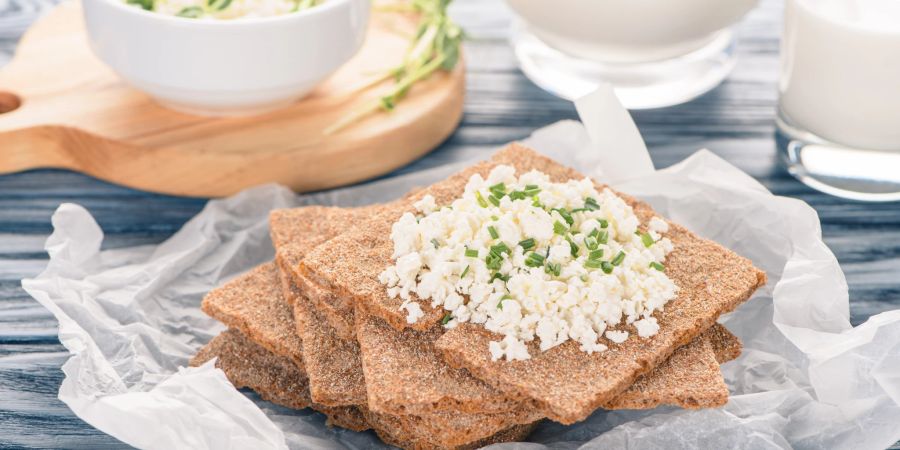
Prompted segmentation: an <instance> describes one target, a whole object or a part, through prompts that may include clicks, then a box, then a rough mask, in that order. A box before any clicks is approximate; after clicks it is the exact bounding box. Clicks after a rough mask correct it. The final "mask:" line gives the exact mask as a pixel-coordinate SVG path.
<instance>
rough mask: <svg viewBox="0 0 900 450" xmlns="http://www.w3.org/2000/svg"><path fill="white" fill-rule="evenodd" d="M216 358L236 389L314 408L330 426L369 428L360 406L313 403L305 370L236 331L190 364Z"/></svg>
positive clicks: (220, 338) (297, 406) (209, 346)
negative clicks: (331, 405)
mask: <svg viewBox="0 0 900 450" xmlns="http://www.w3.org/2000/svg"><path fill="white" fill-rule="evenodd" d="M213 358H217V360H216V367H218V368H219V369H222V371H223V372H225V376H227V377H228V380H229V381H231V383H232V384H233V385H234V386H235V387H237V388H242V387H246V388H250V389H252V390H253V391H255V392H256V393H257V394H259V396H260V397H262V398H263V399H264V400H267V401H270V402H272V403H275V404H278V405H281V406H285V407H288V408H294V409H302V408H306V407H312V408H313V409H315V410H317V411H319V412H321V413H324V414H325V415H327V416H328V424H329V425H333V426H338V427H341V428H347V429H350V430H354V431H363V430H367V429H369V425H368V422H367V421H366V418H365V417H364V415H363V413H362V412H361V411H360V410H359V409H357V408H354V407H349V408H329V407H326V406H322V405H316V404H313V403H312V402H311V400H310V398H309V391H308V390H307V388H306V375H305V374H304V373H303V371H302V370H300V369H299V368H297V366H295V365H294V364H293V362H292V361H291V360H290V359H289V358H285V357H282V356H278V355H275V354H273V353H271V352H269V351H268V350H266V349H265V348H263V347H261V346H259V345H257V344H255V343H253V342H252V341H250V340H249V339H247V337H245V336H244V335H242V334H241V333H240V332H239V331H237V330H233V329H229V330H226V331H224V332H222V334H220V335H218V336H216V337H215V338H213V340H212V341H210V342H209V343H208V344H207V345H206V346H205V347H203V348H202V349H201V350H200V351H199V352H198V353H197V355H196V356H194V358H193V359H191V366H199V365H202V364H203V363H205V362H207V361H209V360H211V359H213Z"/></svg>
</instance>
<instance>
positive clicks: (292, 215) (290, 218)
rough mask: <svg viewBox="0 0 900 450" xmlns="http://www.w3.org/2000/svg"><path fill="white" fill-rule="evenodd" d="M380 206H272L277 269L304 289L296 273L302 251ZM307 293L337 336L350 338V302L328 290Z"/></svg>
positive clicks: (270, 218) (271, 216)
mask: <svg viewBox="0 0 900 450" xmlns="http://www.w3.org/2000/svg"><path fill="white" fill-rule="evenodd" d="M380 208H383V206H381V205H378V206H370V207H363V208H336V207H324V206H307V207H301V208H292V209H276V210H273V211H272V212H271V213H270V214H269V227H270V232H271V236H272V243H273V245H274V246H275V261H276V262H277V264H278V267H279V268H280V269H281V271H282V272H283V273H285V274H287V275H289V276H290V277H291V278H292V282H293V284H294V285H296V286H299V287H301V288H304V285H305V283H306V280H305V278H304V277H303V276H302V275H301V274H300V273H299V265H300V261H301V260H302V259H303V258H304V257H305V256H306V252H307V251H309V250H310V249H312V248H314V247H316V246H317V245H319V244H321V243H323V242H325V241H327V240H329V239H331V238H333V237H335V236H337V235H338V234H340V233H343V232H344V231H347V230H348V229H350V228H352V227H353V225H354V224H355V223H356V222H358V221H359V220H360V219H362V218H364V217H366V216H367V215H369V214H371V213H372V212H373V211H375V210H377V209H380ZM311 289H312V288H308V289H305V290H306V291H307V292H310V295H309V297H310V298H312V299H313V300H314V301H315V302H316V306H317V308H318V309H319V310H320V311H321V313H322V317H323V318H324V319H325V320H327V321H328V322H329V323H330V324H331V325H332V326H333V327H334V328H335V329H336V330H338V331H339V333H340V334H339V336H340V337H341V338H343V339H346V340H353V339H354V337H353V332H354V326H353V304H352V303H351V302H350V301H349V300H347V299H345V298H342V297H339V296H337V295H334V294H333V293H331V292H321V293H319V292H311Z"/></svg>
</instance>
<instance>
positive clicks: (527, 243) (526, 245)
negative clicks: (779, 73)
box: [519, 238, 535, 252]
mask: <svg viewBox="0 0 900 450" xmlns="http://www.w3.org/2000/svg"><path fill="white" fill-rule="evenodd" d="M534 245H535V243H534V239H532V238H528V239H523V240H521V241H519V246H520V247H522V249H523V250H525V251H526V252H527V251H528V250H531V249H533V248H534Z"/></svg>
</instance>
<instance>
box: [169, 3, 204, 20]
mask: <svg viewBox="0 0 900 450" xmlns="http://www.w3.org/2000/svg"><path fill="white" fill-rule="evenodd" d="M203 14H204V13H203V8H201V7H199V6H187V7H185V8H182V9H181V11H178V14H175V15H176V16H178V17H186V18H188V19H196V18H198V17H201V16H202V15H203Z"/></svg>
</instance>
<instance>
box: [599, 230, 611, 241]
mask: <svg viewBox="0 0 900 450" xmlns="http://www.w3.org/2000/svg"><path fill="white" fill-rule="evenodd" d="M597 242H599V243H601V244H606V243H607V242H609V231H606V230H603V231H601V232H600V234H598V235H597Z"/></svg>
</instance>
